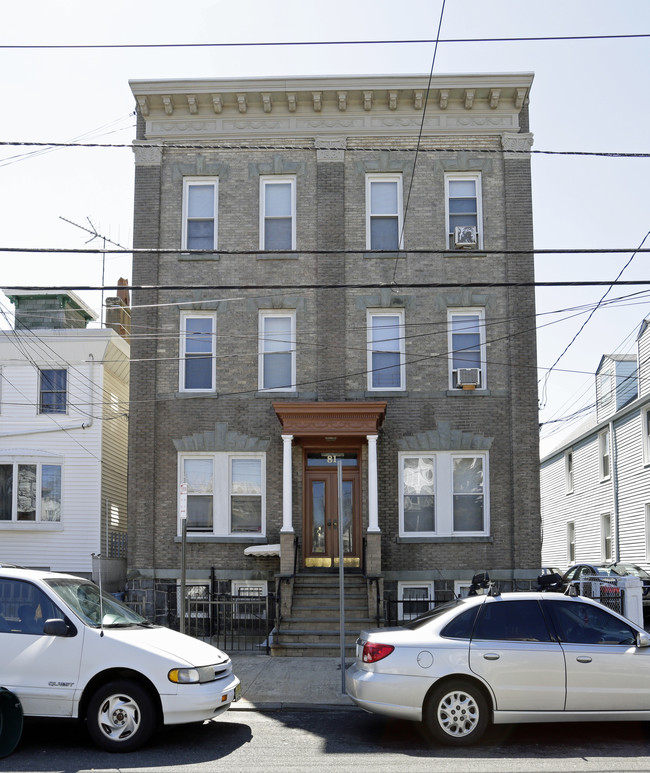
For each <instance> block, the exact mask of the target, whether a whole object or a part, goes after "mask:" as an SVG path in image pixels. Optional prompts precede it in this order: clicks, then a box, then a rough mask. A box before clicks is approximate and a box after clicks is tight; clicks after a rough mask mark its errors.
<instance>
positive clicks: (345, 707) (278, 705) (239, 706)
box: [228, 699, 363, 712]
mask: <svg viewBox="0 0 650 773" xmlns="http://www.w3.org/2000/svg"><path fill="white" fill-rule="evenodd" d="M228 711H229V712H230V711H363V709H361V708H359V706H356V705H355V704H354V703H298V702H291V701H289V702H287V703H283V702H275V701H247V700H245V699H241V700H238V701H237V703H231V704H230V708H229V709H228Z"/></svg>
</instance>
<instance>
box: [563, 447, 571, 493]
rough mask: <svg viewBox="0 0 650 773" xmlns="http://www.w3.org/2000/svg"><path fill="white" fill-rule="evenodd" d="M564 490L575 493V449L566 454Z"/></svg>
mask: <svg viewBox="0 0 650 773" xmlns="http://www.w3.org/2000/svg"><path fill="white" fill-rule="evenodd" d="M564 490H565V492H566V493H567V494H572V493H573V451H567V452H566V453H565V454H564Z"/></svg>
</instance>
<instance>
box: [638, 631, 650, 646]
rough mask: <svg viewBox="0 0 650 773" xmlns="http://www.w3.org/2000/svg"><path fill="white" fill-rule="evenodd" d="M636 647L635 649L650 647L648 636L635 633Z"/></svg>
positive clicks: (649, 637)
mask: <svg viewBox="0 0 650 773" xmlns="http://www.w3.org/2000/svg"><path fill="white" fill-rule="evenodd" d="M636 646H637V647H650V636H648V634H647V633H641V632H640V631H639V633H637V635H636Z"/></svg>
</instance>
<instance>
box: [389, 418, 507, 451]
mask: <svg viewBox="0 0 650 773" xmlns="http://www.w3.org/2000/svg"><path fill="white" fill-rule="evenodd" d="M493 441H494V438H491V437H485V436H484V435H479V434H476V433H474V432H463V430H460V429H452V428H451V424H450V423H449V422H448V421H439V422H438V428H437V429H430V430H426V431H425V432H418V433H417V435H407V436H405V437H403V438H400V439H399V440H397V447H398V449H399V450H400V451H487V450H489V448H490V446H491V445H492V442H493Z"/></svg>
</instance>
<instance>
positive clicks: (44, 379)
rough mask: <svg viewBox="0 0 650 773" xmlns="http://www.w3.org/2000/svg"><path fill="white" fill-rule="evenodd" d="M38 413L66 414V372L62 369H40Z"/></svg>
mask: <svg viewBox="0 0 650 773" xmlns="http://www.w3.org/2000/svg"><path fill="white" fill-rule="evenodd" d="M39 373H40V400H39V412H40V413H66V412H67V409H68V405H67V403H68V371H67V370H65V369H63V368H57V369H41V370H40V371H39Z"/></svg>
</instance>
